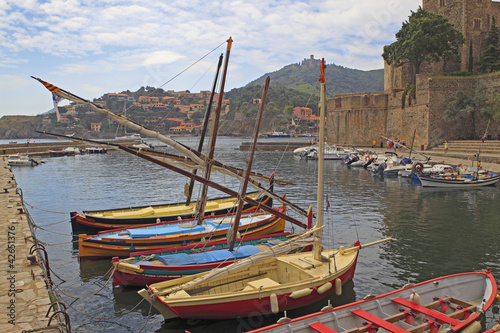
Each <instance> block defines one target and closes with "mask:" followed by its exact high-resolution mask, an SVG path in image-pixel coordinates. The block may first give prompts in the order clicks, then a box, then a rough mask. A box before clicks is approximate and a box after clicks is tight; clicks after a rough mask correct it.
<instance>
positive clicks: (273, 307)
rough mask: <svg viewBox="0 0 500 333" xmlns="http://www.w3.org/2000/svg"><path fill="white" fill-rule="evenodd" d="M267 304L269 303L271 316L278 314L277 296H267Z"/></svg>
mask: <svg viewBox="0 0 500 333" xmlns="http://www.w3.org/2000/svg"><path fill="white" fill-rule="evenodd" d="M269 302H271V312H272V313H273V314H277V313H278V312H280V307H279V304H278V296H276V294H274V293H273V294H271V296H269Z"/></svg>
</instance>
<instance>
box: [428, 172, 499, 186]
mask: <svg viewBox="0 0 500 333" xmlns="http://www.w3.org/2000/svg"><path fill="white" fill-rule="evenodd" d="M418 179H419V180H420V182H421V183H422V186H425V187H447V188H477V187H482V186H489V185H495V184H496V183H497V182H498V181H499V180H500V174H498V173H494V172H484V173H478V172H473V173H472V174H465V175H464V174H462V175H453V176H451V175H450V176H448V175H437V176H432V175H424V174H422V175H418Z"/></svg>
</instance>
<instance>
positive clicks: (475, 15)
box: [422, 0, 500, 74]
mask: <svg viewBox="0 0 500 333" xmlns="http://www.w3.org/2000/svg"><path fill="white" fill-rule="evenodd" d="M422 7H423V8H424V9H426V10H428V11H430V12H432V13H436V14H440V15H443V16H444V17H446V18H447V19H448V21H449V22H450V23H451V24H453V25H454V26H455V29H457V30H458V31H460V32H462V34H463V35H464V37H465V39H466V42H465V44H464V45H463V46H462V48H461V50H460V56H461V62H460V68H459V69H460V70H464V71H465V70H467V68H468V63H469V46H470V41H471V40H472V48H473V57H474V63H476V62H477V61H478V60H479V58H480V56H481V53H482V50H483V49H484V48H483V43H484V39H485V38H486V36H487V35H488V31H489V30H490V25H491V18H492V17H493V16H495V19H496V20H497V22H498V21H499V19H500V2H493V1H492V0H422ZM497 25H498V24H497ZM436 74H437V73H436Z"/></svg>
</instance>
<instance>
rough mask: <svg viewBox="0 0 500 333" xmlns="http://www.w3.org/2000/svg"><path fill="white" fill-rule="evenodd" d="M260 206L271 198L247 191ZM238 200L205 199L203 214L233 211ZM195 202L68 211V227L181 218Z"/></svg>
mask: <svg viewBox="0 0 500 333" xmlns="http://www.w3.org/2000/svg"><path fill="white" fill-rule="evenodd" d="M247 196H248V197H250V198H252V199H254V200H257V201H259V202H260V203H261V204H262V205H269V206H272V200H271V199H270V198H269V197H268V196H266V195H261V194H259V192H252V193H249V194H247ZM237 201H238V199H237V198H235V197H220V198H215V199H213V200H209V201H207V204H206V208H205V216H210V215H225V214H228V213H230V212H231V211H234V209H235V206H236V204H237ZM196 206H197V202H191V203H189V204H186V202H179V203H171V204H161V205H147V206H137V207H131V208H117V209H106V210H100V211H97V210H96V211H83V212H81V213H79V212H71V213H70V216H71V228H72V230H73V234H80V233H87V234H88V233H97V232H99V231H103V230H110V229H118V228H129V227H134V226H139V225H146V224H152V223H157V222H158V221H160V222H169V221H175V222H178V220H179V219H181V220H185V219H190V218H194V216H195V214H196V212H197V211H196ZM255 210H256V207H255V206H254V205H251V204H246V205H245V206H244V212H246V213H250V212H252V211H255Z"/></svg>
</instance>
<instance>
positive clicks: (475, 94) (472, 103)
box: [444, 89, 485, 139]
mask: <svg viewBox="0 0 500 333" xmlns="http://www.w3.org/2000/svg"><path fill="white" fill-rule="evenodd" d="M484 99H485V97H484V95H483V94H481V93H480V92H479V91H477V90H475V89H471V90H467V91H462V90H459V91H457V93H456V95H455V96H454V97H452V98H448V99H447V100H446V104H447V105H448V108H447V109H446V112H445V115H444V117H445V119H446V120H451V119H460V120H462V121H463V122H467V121H470V132H469V135H468V136H467V138H469V139H475V130H476V118H477V116H478V114H479V111H480V109H481V102H482V101H483V100H484Z"/></svg>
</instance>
